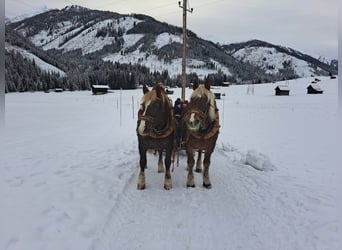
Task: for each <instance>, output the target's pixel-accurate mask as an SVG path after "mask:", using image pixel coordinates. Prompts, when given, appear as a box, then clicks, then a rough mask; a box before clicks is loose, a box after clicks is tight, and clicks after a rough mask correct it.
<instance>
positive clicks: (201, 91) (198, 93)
mask: <svg viewBox="0 0 342 250" xmlns="http://www.w3.org/2000/svg"><path fill="white" fill-rule="evenodd" d="M203 96H206V97H207V98H208V103H209V105H210V108H209V117H210V119H211V120H215V118H216V114H215V109H216V103H215V95H214V94H213V92H211V91H210V90H208V89H206V87H205V86H204V85H199V86H198V87H197V88H196V89H195V90H194V91H193V92H192V94H191V98H190V101H191V99H192V98H201V97H203Z"/></svg>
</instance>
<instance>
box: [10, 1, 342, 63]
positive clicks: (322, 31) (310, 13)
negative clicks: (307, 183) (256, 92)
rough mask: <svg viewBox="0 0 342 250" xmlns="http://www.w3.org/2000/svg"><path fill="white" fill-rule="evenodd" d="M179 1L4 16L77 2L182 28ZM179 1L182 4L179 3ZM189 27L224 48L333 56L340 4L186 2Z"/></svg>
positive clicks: (19, 7)
mask: <svg viewBox="0 0 342 250" xmlns="http://www.w3.org/2000/svg"><path fill="white" fill-rule="evenodd" d="M178 1H179V0H158V1H157V0H154V1H152V0H101V1H100V0H98V1H94V0H50V1H47V0H6V1H5V8H6V10H5V14H6V16H7V17H14V16H17V15H21V14H25V13H28V12H32V10H35V9H40V8H42V7H44V6H46V7H47V8H58V9H61V8H63V7H65V6H66V5H72V4H77V5H81V6H83V7H87V8H90V9H99V10H109V11H114V12H118V13H121V14H128V13H143V14H146V15H149V16H152V17H154V18H155V19H157V20H159V21H163V22H167V23H169V24H173V25H176V26H180V27H181V26H182V9H181V8H179V6H178ZM181 1H182V3H183V0H181ZM188 7H189V8H193V13H188V15H187V16H188V18H187V28H188V29H190V30H192V31H193V32H195V33H196V34H197V35H198V36H199V37H201V38H204V39H207V40H211V41H213V42H220V43H221V44H227V43H232V42H242V41H248V40H251V39H260V40H263V41H266V42H270V43H273V44H276V45H282V46H286V47H291V48H293V49H296V50H299V51H301V52H303V53H307V54H309V55H312V56H315V57H317V56H319V55H322V56H325V57H327V58H329V59H332V58H337V53H338V0H189V1H188Z"/></svg>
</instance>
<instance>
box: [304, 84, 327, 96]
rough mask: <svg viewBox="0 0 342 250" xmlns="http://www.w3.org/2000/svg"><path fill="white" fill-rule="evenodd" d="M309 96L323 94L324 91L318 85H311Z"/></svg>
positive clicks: (308, 88)
mask: <svg viewBox="0 0 342 250" xmlns="http://www.w3.org/2000/svg"><path fill="white" fill-rule="evenodd" d="M307 90H308V92H307V93H308V94H322V93H323V90H322V89H321V87H320V86H319V85H318V84H317V83H311V84H310V85H309V86H308V87H307Z"/></svg>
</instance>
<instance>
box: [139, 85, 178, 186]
mask: <svg viewBox="0 0 342 250" xmlns="http://www.w3.org/2000/svg"><path fill="white" fill-rule="evenodd" d="M143 93H144V96H143V97H142V101H141V105H140V110H139V113H138V125H137V135H138V142H139V153H140V173H139V177H138V185H137V187H138V189H144V188H145V187H146V184H145V168H146V164H147V159H146V152H147V150H150V149H152V150H157V151H158V152H159V155H160V157H161V154H162V152H163V151H165V161H164V163H165V170H166V171H165V181H164V188H165V189H171V188H172V182H171V173H170V166H171V156H172V150H173V146H174V130H175V128H174V123H175V122H174V117H173V108H172V103H171V100H170V99H169V98H168V96H167V94H166V93H165V91H164V88H163V86H162V84H157V85H156V86H155V87H154V88H153V89H152V90H151V91H150V90H149V89H148V88H147V87H146V86H145V85H144V87H143ZM158 165H160V164H158ZM159 168H160V166H159ZM160 171H161V169H159V170H158V172H160ZM161 172H163V171H161Z"/></svg>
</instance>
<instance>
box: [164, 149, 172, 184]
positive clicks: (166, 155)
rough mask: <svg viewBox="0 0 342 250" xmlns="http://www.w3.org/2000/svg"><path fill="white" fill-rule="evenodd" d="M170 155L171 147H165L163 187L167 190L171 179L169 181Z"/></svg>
mask: <svg viewBox="0 0 342 250" xmlns="http://www.w3.org/2000/svg"><path fill="white" fill-rule="evenodd" d="M171 156H172V149H171V148H170V149H167V150H166V153H165V169H166V171H165V180H164V188H165V189H166V190H169V189H171V188H172V181H171V171H170V166H171Z"/></svg>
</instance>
